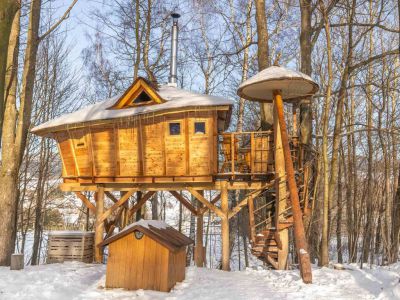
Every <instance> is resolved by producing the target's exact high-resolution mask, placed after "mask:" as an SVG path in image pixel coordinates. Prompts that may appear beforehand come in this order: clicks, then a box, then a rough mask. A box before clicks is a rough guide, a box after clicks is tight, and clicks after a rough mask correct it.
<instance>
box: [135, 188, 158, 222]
mask: <svg viewBox="0 0 400 300" xmlns="http://www.w3.org/2000/svg"><path fill="white" fill-rule="evenodd" d="M155 193H156V192H155V191H150V192H147V193H146V194H145V195H144V196H143V197H141V198H140V199H139V201H138V202H137V203H136V204H135V205H134V206H132V208H131V209H130V210H129V213H128V219H129V218H130V217H131V216H132V215H133V214H134V213H135V212H137V211H138V210H139V209H140V208H141V207H142V206H143V204H145V203H146V201H147V200H149V199H150V198H151V197H152V196H153V195H154V194H155Z"/></svg>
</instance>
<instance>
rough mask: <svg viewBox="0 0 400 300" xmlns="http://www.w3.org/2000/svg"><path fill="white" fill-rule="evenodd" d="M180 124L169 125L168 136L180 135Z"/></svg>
mask: <svg viewBox="0 0 400 300" xmlns="http://www.w3.org/2000/svg"><path fill="white" fill-rule="evenodd" d="M180 134H181V123H169V135H180Z"/></svg>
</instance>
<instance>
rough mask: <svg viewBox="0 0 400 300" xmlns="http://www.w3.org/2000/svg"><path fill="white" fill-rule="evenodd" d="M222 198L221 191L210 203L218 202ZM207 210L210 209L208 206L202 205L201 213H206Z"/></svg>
mask: <svg viewBox="0 0 400 300" xmlns="http://www.w3.org/2000/svg"><path fill="white" fill-rule="evenodd" d="M220 199H221V193H219V194H218V195H217V196H215V198H214V199H212V200H211V201H210V203H211V204H215V203H217V202H218V201H219V200H220ZM207 210H208V207H206V206H204V207H202V208H201V209H200V211H199V213H200V214H204V213H205V212H206V211H207Z"/></svg>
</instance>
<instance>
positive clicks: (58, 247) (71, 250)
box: [46, 231, 94, 264]
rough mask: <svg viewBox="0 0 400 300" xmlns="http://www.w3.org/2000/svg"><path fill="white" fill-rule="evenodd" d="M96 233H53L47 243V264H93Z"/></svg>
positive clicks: (50, 233)
mask: <svg viewBox="0 0 400 300" xmlns="http://www.w3.org/2000/svg"><path fill="white" fill-rule="evenodd" d="M93 246H94V232H82V231H51V232H49V234H48V242H47V260H46V261H47V263H48V264H50V263H62V262H64V261H81V262H85V263H92V262H93Z"/></svg>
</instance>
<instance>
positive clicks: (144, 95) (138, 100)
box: [133, 91, 151, 104]
mask: <svg viewBox="0 0 400 300" xmlns="http://www.w3.org/2000/svg"><path fill="white" fill-rule="evenodd" d="M149 101H151V98H150V96H149V95H147V93H146V92H144V91H143V92H141V93H140V94H139V96H137V97H136V99H135V100H134V101H133V103H134V104H142V103H146V102H149Z"/></svg>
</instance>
